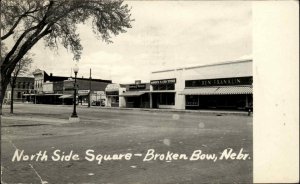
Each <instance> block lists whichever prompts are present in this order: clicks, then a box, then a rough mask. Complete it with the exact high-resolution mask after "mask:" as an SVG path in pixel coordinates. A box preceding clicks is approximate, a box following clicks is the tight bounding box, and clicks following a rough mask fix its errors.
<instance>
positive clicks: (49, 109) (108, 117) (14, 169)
mask: <svg viewBox="0 0 300 184" xmlns="http://www.w3.org/2000/svg"><path fill="white" fill-rule="evenodd" d="M3 111H4V115H3V117H2V128H1V133H2V135H1V138H2V140H1V143H2V144H1V162H2V163H1V164H2V166H1V169H2V172H1V176H2V177H1V180H2V181H1V182H2V183H120V184H124V183H149V184H152V183H153V184H154V183H155V184H156V183H170V184H173V183H207V182H209V183H250V182H252V117H248V116H236V115H222V116H217V115H216V114H210V115H208V114H201V113H184V112H157V111H155V112H151V111H139V110H116V109H113V110H112V109H100V108H99V107H97V108H96V107H93V108H89V109H88V108H86V107H79V108H78V115H79V117H80V119H81V122H80V123H69V122H68V118H69V116H70V114H71V112H72V106H56V105H33V104H16V105H15V115H13V116H12V115H10V114H9V113H8V111H9V109H8V106H4V109H3ZM226 148H232V149H233V151H234V152H236V154H238V153H239V152H240V150H241V149H243V150H242V154H244V155H245V154H249V156H248V157H247V158H246V159H245V160H243V159H241V158H239V159H237V158H238V156H237V157H234V155H233V156H232V155H231V156H232V157H227V158H228V159H225V156H223V159H222V160H221V159H220V158H221V155H222V154H224V152H223V151H224V150H225V149H226ZM150 149H154V150H155V152H156V153H159V154H164V158H163V156H161V155H160V156H157V158H156V160H154V158H152V159H151V158H150V156H151V155H150V154H149V157H147V158H148V160H149V161H143V159H145V156H146V153H147V152H148V153H150V152H149V150H150ZM16 150H19V151H18V152H17V153H18V154H20V153H21V150H24V152H23V157H22V158H21V157H20V158H21V161H17V160H16V159H15V161H14V162H12V158H13V156H14V153H15V151H16ZM55 150H60V152H58V151H57V152H56V153H59V154H57V155H55V156H54V153H53V152H54V151H55ZM87 150H93V151H94V152H92V151H91V152H90V154H89V155H87V154H86V151H87ZM195 150H201V151H202V153H204V154H210V155H213V154H215V155H217V157H216V160H214V159H213V160H209V159H208V157H205V159H203V160H200V159H199V160H191V159H190V158H191V157H190V156H191V155H192V153H193V152H194V151H195ZM39 151H42V152H44V151H47V155H48V159H47V161H45V160H44V161H41V160H38V161H36V158H37V156H35V157H34V158H33V159H32V160H30V159H31V158H30V156H31V154H34V155H35V154H36V153H38V152H39ZM71 151H72V153H73V155H74V154H78V157H79V160H76V157H73V159H74V160H71V161H67V160H68V155H69V154H70V152H71ZM168 151H169V152H172V153H174V154H176V153H177V154H186V155H187V157H188V159H184V156H182V159H177V160H176V158H175V156H174V154H173V156H174V157H172V160H168V159H167V158H166V155H167V152H168ZM62 152H64V154H62ZM92 153H93V154H92ZM126 153H129V154H132V156H131V158H129V157H126V156H124V157H122V158H119V157H117V156H114V157H113V158H114V159H115V160H108V161H106V160H104V159H105V158H106V159H107V158H108V157H107V156H106V157H105V156H104V155H113V154H126ZM227 153H228V152H227ZM25 154H26V155H29V160H28V161H24V160H26V159H27V158H26V156H24V155H25ZM98 154H101V155H99V156H98V157H97V159H96V158H95V159H94V160H93V158H92V157H93V156H92V155H95V157H96V156H97V155H98ZM134 154H140V155H137V156H135V155H134ZM58 155H59V156H58ZM62 155H65V157H64V158H62ZM52 156H53V157H54V160H53V159H52ZM66 156H67V157H66ZM100 156H103V157H102V160H101V163H100V164H99V160H100V159H101V157H100ZM127 156H128V155H127ZM204 156H205V155H204ZM85 157H87V159H85ZM125 157H126V158H127V159H128V160H126V158H125ZM15 158H16V157H15ZM194 158H196V157H194ZM231 158H235V159H231ZM55 159H60V160H62V161H55ZM118 159H119V160H118ZM22 160H23V161H22ZM89 160H90V161H89ZM146 160H147V159H146Z"/></svg>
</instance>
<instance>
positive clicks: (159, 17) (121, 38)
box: [32, 1, 252, 83]
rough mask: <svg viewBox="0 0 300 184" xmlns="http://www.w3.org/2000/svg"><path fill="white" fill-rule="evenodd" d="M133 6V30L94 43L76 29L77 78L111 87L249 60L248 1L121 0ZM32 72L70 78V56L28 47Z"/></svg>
mask: <svg viewBox="0 0 300 184" xmlns="http://www.w3.org/2000/svg"><path fill="white" fill-rule="evenodd" d="M125 3H128V4H129V5H130V6H131V7H132V11H131V12H132V18H133V19H135V21H134V22H133V23H132V28H131V29H128V31H127V33H123V34H120V35H118V36H117V37H113V39H112V40H113V43H112V44H106V43H104V42H101V40H97V39H96V37H95V35H94V34H93V32H92V30H91V28H90V26H89V25H79V26H78V28H79V33H80V36H81V39H82V45H83V48H84V49H83V54H82V57H81V60H80V61H79V74H78V75H79V76H80V77H81V76H84V77H88V76H89V69H90V68H92V78H100V79H110V80H113V82H115V83H133V82H134V80H142V81H143V82H149V78H150V73H151V72H152V71H156V70H161V69H168V68H169V69H170V68H175V67H184V66H193V65H202V64H208V63H215V62H223V61H230V60H237V59H241V58H251V55H252V12H251V2H243V1H232V2H230V1H225V2H221V1H210V2H207V1H187V2H184V1H154V2H153V1H139V2H138V1H125ZM32 53H34V54H35V56H34V64H33V69H35V68H40V69H42V70H45V71H46V72H47V73H48V74H49V73H53V75H60V76H70V75H71V68H72V66H74V63H75V62H74V61H73V60H72V58H73V55H72V54H71V53H70V52H69V53H68V52H67V51H66V50H65V49H64V48H63V47H60V49H59V50H58V52H57V53H56V52H53V51H51V50H49V49H48V48H45V47H44V43H43V42H39V43H38V44H37V45H35V46H34V47H33V49H32Z"/></svg>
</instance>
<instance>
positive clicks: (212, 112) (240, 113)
mask: <svg viewBox="0 0 300 184" xmlns="http://www.w3.org/2000/svg"><path fill="white" fill-rule="evenodd" d="M78 107H80V108H87V106H78ZM91 108H94V109H111V110H129V111H130V110H133V111H150V112H177V113H198V114H199V113H200V114H207V115H237V116H248V112H246V111H231V110H228V111H227V110H186V109H150V108H120V107H99V106H91ZM251 116H253V113H252V112H251Z"/></svg>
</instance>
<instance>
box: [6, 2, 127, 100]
mask: <svg viewBox="0 0 300 184" xmlns="http://www.w3.org/2000/svg"><path fill="white" fill-rule="evenodd" d="M0 12H1V91H2V92H3V90H4V89H3V88H5V89H6V86H7V84H8V81H9V79H7V78H10V76H11V74H12V72H13V70H14V68H15V66H16V64H17V63H18V62H19V61H20V60H21V59H22V58H23V56H24V55H25V54H26V53H27V52H28V51H29V50H30V49H31V48H32V46H34V45H35V44H36V43H37V42H38V41H39V40H40V39H41V38H43V39H44V40H45V41H46V45H47V46H48V47H49V48H52V49H53V48H57V46H58V44H59V43H60V44H62V45H63V46H64V47H65V48H67V49H68V50H70V51H71V52H72V53H73V54H74V59H75V60H79V59H80V54H81V51H82V49H83V48H82V45H81V44H80V37H79V34H78V33H77V32H76V31H77V25H78V24H80V23H85V22H86V21H88V20H91V21H92V30H93V32H94V33H95V35H96V36H97V37H98V38H100V39H102V40H103V41H105V42H107V43H110V42H111V37H112V36H113V35H118V34H119V33H124V32H126V29H127V28H131V21H133V20H132V19H131V14H130V9H129V7H128V5H127V4H124V3H123V1H120V0H1V11H0ZM9 38H13V39H14V42H13V45H12V46H11V48H9V49H7V48H5V45H4V43H3V42H6V40H10V39H9ZM4 91H5V90H4ZM1 94H2V95H3V93H1ZM1 101H2V100H1Z"/></svg>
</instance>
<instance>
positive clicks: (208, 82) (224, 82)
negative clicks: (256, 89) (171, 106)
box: [185, 77, 253, 87]
mask: <svg viewBox="0 0 300 184" xmlns="http://www.w3.org/2000/svg"><path fill="white" fill-rule="evenodd" d="M252 81H253V78H252V77H234V78H218V79H204V80H187V81H185V87H203V86H234V85H252Z"/></svg>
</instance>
